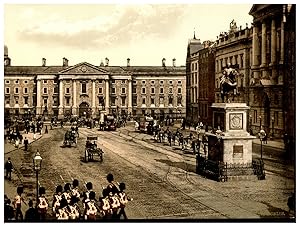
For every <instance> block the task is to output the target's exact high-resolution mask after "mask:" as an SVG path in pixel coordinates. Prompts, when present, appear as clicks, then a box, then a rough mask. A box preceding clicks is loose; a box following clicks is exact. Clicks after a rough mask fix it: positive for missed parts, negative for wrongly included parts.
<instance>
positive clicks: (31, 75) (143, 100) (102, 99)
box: [4, 47, 186, 118]
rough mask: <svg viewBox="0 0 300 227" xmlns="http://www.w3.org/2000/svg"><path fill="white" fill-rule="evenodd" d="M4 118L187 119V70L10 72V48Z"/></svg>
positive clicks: (84, 65)
mask: <svg viewBox="0 0 300 227" xmlns="http://www.w3.org/2000/svg"><path fill="white" fill-rule="evenodd" d="M4 54H5V56H4V61H5V63H4V64H5V67H4V81H5V83H4V89H5V91H4V93H5V116H26V115H30V116H48V117H51V116H57V117H59V118H62V117H64V116H79V117H82V116H85V117H94V118H95V117H98V116H99V115H100V112H101V111H104V112H105V113H111V114H116V115H127V116H133V117H135V116H141V115H145V114H148V115H152V116H154V117H160V116H161V117H162V118H163V117H164V118H165V117H166V116H167V115H169V117H171V118H172V117H173V118H175V117H177V118H179V117H185V108H186V103H185V95H186V93H185V91H186V70H185V67H184V66H180V67H177V66H176V62H175V61H176V60H175V59H173V65H171V66H166V63H165V60H164V61H163V65H162V66H130V59H127V66H109V59H108V58H106V59H105V66H104V64H103V62H101V65H102V66H95V65H92V64H89V63H86V62H82V63H79V64H76V65H74V66H69V64H68V59H66V58H63V64H62V65H61V66H47V65H46V59H45V58H43V59H42V65H41V66H11V64H10V59H9V58H8V50H7V47H5V53H4Z"/></svg>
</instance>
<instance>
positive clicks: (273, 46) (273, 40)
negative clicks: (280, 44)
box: [269, 18, 277, 83]
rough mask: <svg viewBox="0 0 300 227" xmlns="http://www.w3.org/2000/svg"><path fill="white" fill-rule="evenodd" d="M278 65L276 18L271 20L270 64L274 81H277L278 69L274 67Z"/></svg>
mask: <svg viewBox="0 0 300 227" xmlns="http://www.w3.org/2000/svg"><path fill="white" fill-rule="evenodd" d="M275 65H276V21H275V18H273V19H272V22H271V63H270V64H269V66H271V67H272V81H273V82H274V83H276V79H277V70H276V68H275V67H274V66H275Z"/></svg>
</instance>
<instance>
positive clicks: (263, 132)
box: [258, 127, 266, 159]
mask: <svg viewBox="0 0 300 227" xmlns="http://www.w3.org/2000/svg"><path fill="white" fill-rule="evenodd" d="M258 136H259V138H260V158H261V159H262V141H263V139H264V138H265V137H266V132H265V130H263V128H262V127H261V129H260V131H259V133H258Z"/></svg>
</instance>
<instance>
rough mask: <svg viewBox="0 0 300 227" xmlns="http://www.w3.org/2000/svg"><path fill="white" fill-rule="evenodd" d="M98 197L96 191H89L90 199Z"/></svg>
mask: <svg viewBox="0 0 300 227" xmlns="http://www.w3.org/2000/svg"><path fill="white" fill-rule="evenodd" d="M95 198H96V193H95V192H94V191H91V192H90V193H89V199H95Z"/></svg>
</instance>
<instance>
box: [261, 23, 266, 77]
mask: <svg viewBox="0 0 300 227" xmlns="http://www.w3.org/2000/svg"><path fill="white" fill-rule="evenodd" d="M266 66H267V25H266V22H265V21H263V23H262V25H261V65H260V67H261V68H262V78H267V71H266Z"/></svg>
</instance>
